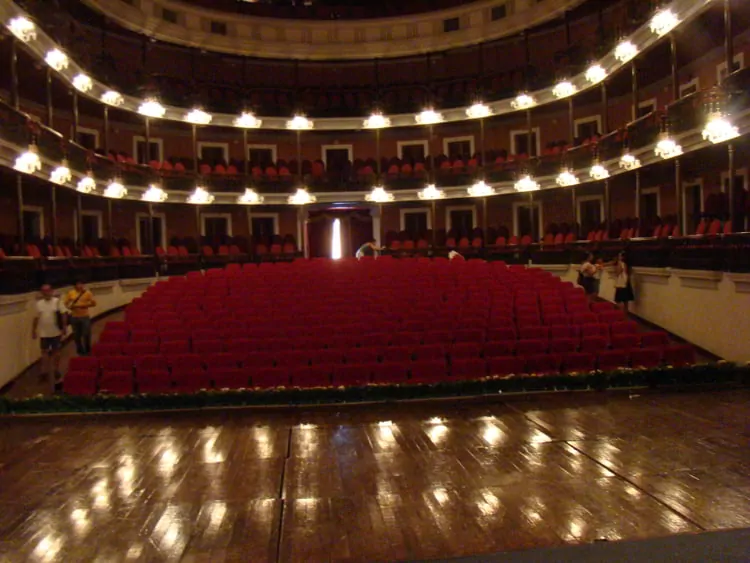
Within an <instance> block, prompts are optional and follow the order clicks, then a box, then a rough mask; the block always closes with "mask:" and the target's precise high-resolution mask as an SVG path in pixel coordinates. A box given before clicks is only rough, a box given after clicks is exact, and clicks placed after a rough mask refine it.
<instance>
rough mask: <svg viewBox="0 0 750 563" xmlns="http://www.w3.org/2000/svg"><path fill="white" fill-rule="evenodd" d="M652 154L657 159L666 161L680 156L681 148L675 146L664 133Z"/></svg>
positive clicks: (673, 141) (672, 140) (674, 142)
mask: <svg viewBox="0 0 750 563" xmlns="http://www.w3.org/2000/svg"><path fill="white" fill-rule="evenodd" d="M654 154H655V155H656V156H658V157H661V158H663V159H664V160H667V159H668V158H674V157H675V156H680V155H681V154H682V146H680V145H679V144H677V141H675V140H674V139H672V138H671V137H670V136H669V135H668V134H666V133H665V134H664V135H662V138H661V139H660V140H659V142H658V143H657V144H656V148H655V149H654Z"/></svg>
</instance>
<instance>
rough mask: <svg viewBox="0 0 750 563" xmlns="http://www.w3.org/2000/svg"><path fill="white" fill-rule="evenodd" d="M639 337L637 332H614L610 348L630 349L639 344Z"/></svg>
mask: <svg viewBox="0 0 750 563" xmlns="http://www.w3.org/2000/svg"><path fill="white" fill-rule="evenodd" d="M640 340H641V339H640V337H639V336H638V335H637V334H615V335H613V336H612V348H613V349H614V350H628V351H629V350H632V349H633V348H637V347H639V346H640Z"/></svg>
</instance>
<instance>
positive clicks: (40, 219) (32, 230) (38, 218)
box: [23, 205, 44, 244]
mask: <svg viewBox="0 0 750 563" xmlns="http://www.w3.org/2000/svg"><path fill="white" fill-rule="evenodd" d="M43 238H44V211H43V210H42V208H41V207H29V206H26V205H24V207H23V240H25V241H26V243H27V244H28V243H31V242H34V241H39V240H41V239H43Z"/></svg>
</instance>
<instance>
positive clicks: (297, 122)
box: [286, 115, 313, 131]
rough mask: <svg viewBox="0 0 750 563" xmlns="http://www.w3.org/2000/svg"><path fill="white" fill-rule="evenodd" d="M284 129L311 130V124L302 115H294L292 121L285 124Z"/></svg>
mask: <svg viewBox="0 0 750 563" xmlns="http://www.w3.org/2000/svg"><path fill="white" fill-rule="evenodd" d="M286 128H287V129H293V130H294V131H302V130H304V129H312V128H313V122H312V121H311V120H309V119H307V118H306V117H305V116H304V115H295V116H294V117H293V118H292V119H290V120H289V121H287V122H286Z"/></svg>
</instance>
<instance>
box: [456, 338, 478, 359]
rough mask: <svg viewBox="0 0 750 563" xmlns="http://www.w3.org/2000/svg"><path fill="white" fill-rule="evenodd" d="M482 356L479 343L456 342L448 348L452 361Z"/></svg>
mask: <svg viewBox="0 0 750 563" xmlns="http://www.w3.org/2000/svg"><path fill="white" fill-rule="evenodd" d="M481 354H482V343H481V342H457V343H455V344H454V345H453V346H452V347H451V348H450V356H451V358H452V359H454V360H456V359H463V358H479V356H480V355H481Z"/></svg>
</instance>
